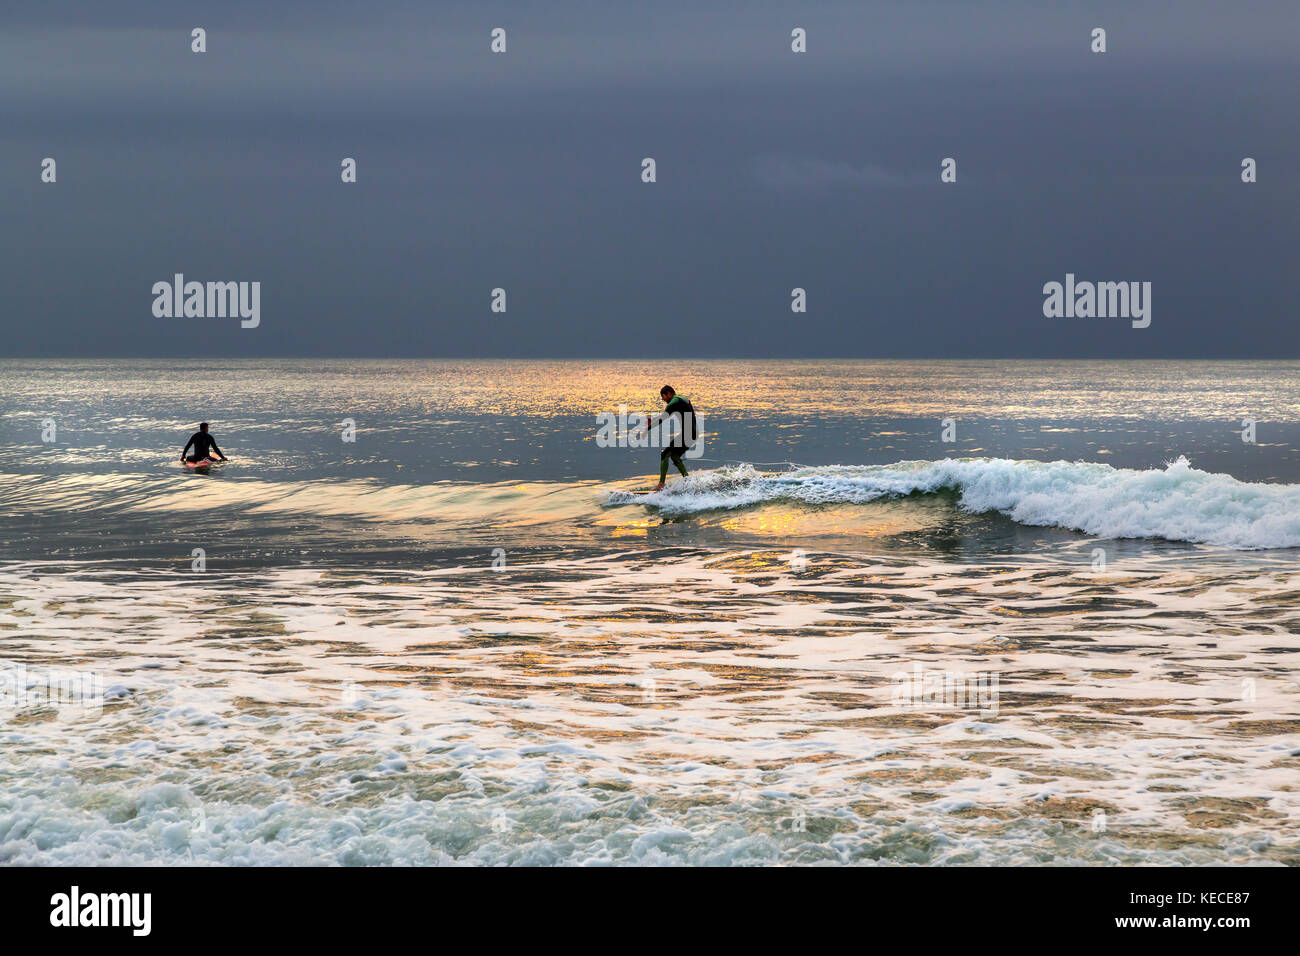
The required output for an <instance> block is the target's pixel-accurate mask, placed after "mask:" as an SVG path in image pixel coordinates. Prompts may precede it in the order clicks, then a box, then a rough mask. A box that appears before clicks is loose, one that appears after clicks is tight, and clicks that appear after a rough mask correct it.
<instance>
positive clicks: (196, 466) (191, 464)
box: [183, 458, 219, 475]
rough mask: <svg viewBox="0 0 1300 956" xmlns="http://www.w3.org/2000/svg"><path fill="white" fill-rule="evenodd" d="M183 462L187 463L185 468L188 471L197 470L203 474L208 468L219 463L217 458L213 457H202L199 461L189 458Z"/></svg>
mask: <svg viewBox="0 0 1300 956" xmlns="http://www.w3.org/2000/svg"><path fill="white" fill-rule="evenodd" d="M183 464H184V465H185V469H186V470H187V471H197V472H198V473H199V474H201V475H202V474H204V473H206V472H207V470H208V469H209V468H211V467H212V466H213V465H216V464H219V462H217V461H216V459H213V458H203V459H200V460H199V461H189V460H188V459H187V460H186V461H185V462H183Z"/></svg>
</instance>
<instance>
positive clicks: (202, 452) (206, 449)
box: [181, 422, 229, 463]
mask: <svg viewBox="0 0 1300 956" xmlns="http://www.w3.org/2000/svg"><path fill="white" fill-rule="evenodd" d="M191 445H193V446H194V454H193V455H192V456H190V458H189V461H190V462H191V463H192V462H199V461H202V460H203V459H204V458H210V457H212V456H211V452H213V451H215V452H216V453H217V457H218V458H220V459H221V460H222V461H229V459H228V458H226V456H225V455H223V454H222V453H221V449H220V448H218V447H217V440H216V439H215V438H213V437H212V436H211V435H209V434H208V423H207V422H199V430H198V431H196V432H195V433H194V434H193V435H191V436H190V440H189V441H187V442H186V443H185V447H184V448H182V449H181V461H185V460H186V457H185V453H186V452H187V451H189V450H190V446H191Z"/></svg>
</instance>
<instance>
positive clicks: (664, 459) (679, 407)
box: [645, 385, 696, 491]
mask: <svg viewBox="0 0 1300 956" xmlns="http://www.w3.org/2000/svg"><path fill="white" fill-rule="evenodd" d="M659 400H660V401H661V402H667V405H665V406H664V410H663V413H662V414H660V415H658V416H653V415H647V416H646V420H645V427H646V429H647V430H649V429H650V428H653V427H654V425H653V422H654V420H655V418H658V420H659V423H660V424H661V426H662V424H663V423H664V422H666V421H668V420H670V419H671V420H672V425H673V426H675V427H672V428H671V432H670V433H667V434H665V435H664V437H665V438H666V443H664V441H663V440H662V439H661V444H663V451H661V452H660V453H659V484H657V485H655V491H662V490H663V487H664V480H665V479H666V478H667V477H668V461H669V459H672V463H673V464H674V465H676V466H677V470H678V471H680V472H681V473H682V477H683V478H685V477H686V476H687V475H686V466H685V465H683V464H682V455H684V454H686V449H688V448H690V447H691V446H692V445H694V444H695V434H696V433H695V407H694V406H693V405H691V403H690V402H689V401H687V400H686V398H685V397H684V396H681V395H678V394H677V392H676V391H674V390H673V387H672V386H671V385H665V386H664V387H663V388H661V389H659Z"/></svg>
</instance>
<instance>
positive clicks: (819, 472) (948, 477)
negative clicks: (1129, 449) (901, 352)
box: [606, 458, 1300, 550]
mask: <svg viewBox="0 0 1300 956" xmlns="http://www.w3.org/2000/svg"><path fill="white" fill-rule="evenodd" d="M943 490H950V491H955V492H957V493H958V494H959V495H960V504H961V507H962V508H963V509H965V510H967V511H971V512H977V513H978V512H986V511H997V512H1001V513H1002V514H1005V515H1007V516H1008V517H1010V518H1012V519H1013V520H1015V521H1018V522H1020V523H1021V524H1025V525H1037V526H1054V527H1060V528H1070V529H1073V530H1076V531H1083V532H1085V533H1087V534H1090V535H1095V536H1097V537H1102V538H1164V539H1166V540H1169V541H1190V542H1197V543H1203V544H1212V545H1218V546H1221V547H1226V548H1235V549H1240V550H1252V549H1262V548H1295V547H1300V485H1289V484H1263V483H1252V482H1245V481H1239V480H1237V479H1236V478H1233V477H1232V476H1230V475H1217V474H1211V473H1209V472H1205V471H1200V470H1198V469H1196V468H1193V467H1192V466H1191V464H1190V463H1189V462H1188V461H1187V459H1186V458H1179V459H1178V460H1177V461H1175V462H1172V463H1170V464H1167V465H1166V466H1165V467H1164V468H1153V469H1150V470H1146V471H1138V470H1134V469H1128V468H1114V467H1112V466H1110V465H1104V464H1098V463H1094V462H1069V461H1053V462H1040V461H1012V460H1009V459H1004V458H954V459H946V460H942V461H907V462H899V463H897V464H893V465H831V466H825V467H808V468H799V469H797V470H794V471H790V472H783V473H778V474H772V473H764V472H760V471H757V470H756V469H755V468H754V467H753V466H752V465H739V466H733V467H728V468H720V469H717V470H714V471H707V472H700V473H697V474H695V475H692V476H691V477H690V478H688V479H686V480H684V481H675V482H671V483H669V485H668V486H667V487H666V488H665V489H664V490H663V491H661V492H657V493H654V494H649V495H644V496H634V495H631V494H629V493H626V492H621V491H620V492H612V493H610V494H608V495H607V496H606V503H607V504H614V505H622V504H636V503H642V504H647V505H651V506H654V507H655V508H658V509H659V510H660V511H663V512H667V513H673V514H691V513H698V512H702V511H710V510H715V509H732V508H743V507H746V506H750V505H756V504H762V503H764V502H770V501H781V500H786V501H798V502H804V503H807V504H861V503H866V502H871V501H876V500H878V499H882V498H890V497H898V496H903V495H910V494H916V493H921V494H928V493H933V492H938V491H943Z"/></svg>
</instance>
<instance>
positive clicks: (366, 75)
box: [0, 0, 1300, 356]
mask: <svg viewBox="0 0 1300 956" xmlns="http://www.w3.org/2000/svg"><path fill="white" fill-rule="evenodd" d="M1295 21H1296V15H1295V6H1294V4H1293V3H1291V2H1289V0H1288V2H1278V3H1267V2H1255V3H1246V4H1236V5H1227V4H1219V3H1202V4H1194V3H1184V4H1178V5H1176V6H1175V5H1169V4H1151V5H1138V6H1134V5H1131V4H1126V3H1125V4H1119V3H1115V4H1104V5H1098V4H1059V5H1052V6H1051V7H1050V8H1044V7H1043V5H1041V4H1031V3H990V4H973V3H964V2H955V0H954V2H944V3H940V2H924V0H922V2H916V3H881V4H861V3H813V4H799V5H789V4H784V3H774V2H767V3H758V4H752V3H746V4H742V3H729V4H718V3H690V4H685V3H675V2H674V3H660V4H655V5H635V6H633V5H622V4H598V3H573V2H570V3H547V4H513V3H512V4H490V3H481V2H475V3H426V2H421V3H374V4H355V3H343V2H324V3H322V2H306V0H302V2H299V0H291V2H277V3H275V4H265V3H251V2H248V3H244V2H230V0H227V2H222V3H195V4H177V3H175V2H157V3H133V4H111V5H110V4H104V3H99V2H93V3H91V2H87V3H80V4H78V3H57V2H56V3H45V4H32V5H23V8H22V9H18V10H8V9H6V10H5V11H3V12H2V13H0V109H2V110H3V114H4V115H5V116H6V117H7V118H8V121H7V122H6V123H5V124H4V125H3V128H0V183H3V185H4V188H3V189H0V214H2V215H3V218H4V226H3V229H4V232H5V239H6V247H7V248H8V249H9V250H11V251H10V253H9V254H7V255H6V257H5V259H4V261H3V265H0V279H3V282H4V286H5V289H6V293H7V294H6V300H7V301H6V304H5V312H4V314H5V335H4V344H3V346H0V351H3V353H4V354H19V355H27V354H47V355H64V354H105V355H159V354H165V355H171V354H176V355H180V354H190V353H192V352H195V351H199V352H208V353H211V354H220V355H265V354H286V355H293V354H302V355H321V354H323V355H354V354H394V355H408V354H417V355H423V354H427V355H442V354H452V355H587V354H593V355H635V354H653V355H665V356H672V355H954V356H961V355H1064V356H1071V355H1116V356H1147V355H1152V356H1154V355H1166V356H1182V355H1209V356H1213V355H1229V356H1250V355H1267V356H1278V355H1295V354H1296V341H1297V340H1296V336H1295V333H1294V332H1293V331H1292V321H1291V314H1292V312H1293V305H1292V300H1293V296H1292V293H1291V292H1290V290H1289V288H1288V276H1289V274H1290V272H1291V265H1292V263H1293V261H1294V255H1295V249H1296V242H1297V239H1298V238H1300V236H1297V231H1298V229H1297V220H1296V215H1295V211H1296V200H1297V187H1296V185H1295V181H1296V177H1295V175H1294V170H1295V165H1296V156H1297V153H1298V150H1300V136H1298V135H1297V128H1296V121H1295V109H1294V94H1295V90H1296V88H1297V86H1296V80H1297V69H1296V66H1297V43H1298V41H1297V31H1296V30H1295V25H1296V24H1295ZM193 26H203V27H205V28H206V29H207V30H208V34H209V36H208V46H209V52H207V53H206V54H203V55H201V56H199V55H195V54H192V53H191V52H190V51H189V30H190V28H191V27H193ZM496 26H503V27H505V28H506V29H507V30H508V31H509V42H510V50H509V52H508V53H507V54H506V55H504V56H494V55H492V54H490V53H489V52H488V40H489V37H488V33H489V31H490V30H491V28H493V27H496ZM794 26H802V27H805V28H806V29H807V30H808V31H809V53H807V54H803V55H798V56H796V55H794V54H792V53H790V52H789V32H790V29H791V28H792V27H794ZM1093 26H1104V27H1106V28H1107V29H1108V32H1109V46H1110V52H1108V53H1107V54H1105V55H1102V56H1096V55H1094V54H1091V53H1090V52H1089V51H1088V34H1089V30H1090V29H1091V28H1092V27H1093ZM1248 155H1249V156H1254V157H1255V158H1257V159H1258V160H1259V162H1260V175H1261V181H1260V182H1259V183H1258V184H1255V185H1251V186H1247V185H1243V184H1241V183H1240V182H1239V180H1238V167H1239V163H1240V160H1241V158H1242V157H1243V156H1248ZM45 156H53V157H54V158H55V159H56V160H57V161H58V164H59V166H58V169H59V182H58V183H57V184H54V185H44V184H41V183H40V182H39V181H38V173H39V163H40V160H41V158H42V157H45ZM344 156H353V157H356V158H357V160H358V162H359V164H360V175H359V180H360V181H359V182H358V184H356V185H355V186H345V185H343V184H341V183H340V182H339V176H338V170H339V161H340V159H341V158H342V157H344ZM645 156H653V157H654V158H655V159H656V160H657V162H658V174H659V182H657V183H655V184H653V185H644V184H642V183H641V182H640V179H639V176H640V162H641V159H642V157H645ZM946 156H953V157H956V158H957V160H958V170H959V181H958V183H956V184H954V185H943V184H941V183H940V182H939V161H940V160H941V159H942V158H943V157H946ZM175 272H183V273H185V274H186V276H187V277H188V278H192V279H198V280H209V279H210V280H226V279H231V280H258V281H260V282H261V283H262V289H263V292H262V296H263V299H262V314H263V321H262V324H261V326H260V327H259V328H258V329H256V330H248V331H246V330H240V329H239V327H238V323H237V322H234V323H231V322H223V320H219V319H189V320H185V319H171V320H167V319H157V318H154V317H153V315H152V314H151V311H150V306H151V303H152V296H151V294H150V287H151V286H152V284H153V283H154V282H156V281H160V280H170V278H171V276H172V275H173V273H175ZM1066 272H1074V273H1076V274H1077V275H1079V276H1080V278H1088V279H1094V280H1142V281H1151V282H1152V283H1153V286H1154V311H1153V322H1152V326H1151V328H1149V329H1146V330H1142V331H1135V330H1131V329H1129V328H1127V326H1126V324H1125V323H1115V322H1109V321H1107V320H1073V321H1071V320H1049V319H1045V318H1044V317H1043V316H1042V312H1041V304H1042V295H1041V291H1040V290H1041V288H1042V285H1043V283H1045V282H1050V281H1054V280H1055V281H1060V280H1062V279H1063V278H1064V275H1065V273H1066ZM498 286H500V287H504V288H506V290H507V293H508V296H509V306H510V307H509V311H508V312H507V313H506V314H504V315H494V314H492V313H490V312H489V311H488V302H489V293H490V291H491V289H493V288H495V287H498ZM795 286H799V287H802V288H805V289H807V290H808V297H809V310H810V311H809V313H808V314H807V315H804V316H795V315H792V314H791V312H790V310H789V297H790V290H791V288H793V287H795Z"/></svg>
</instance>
